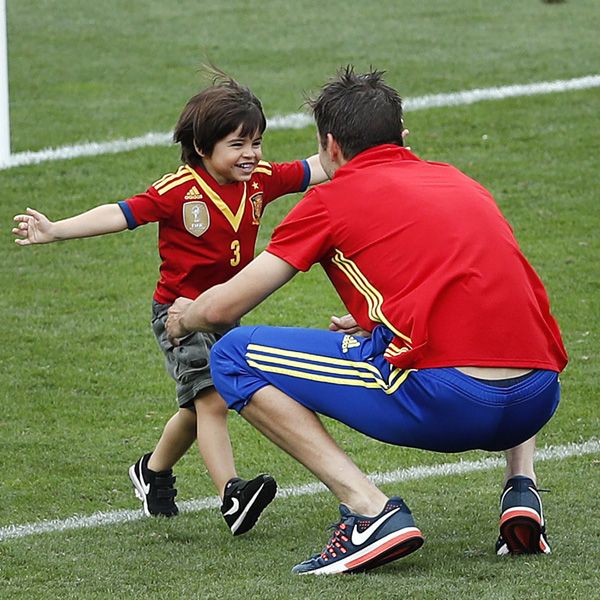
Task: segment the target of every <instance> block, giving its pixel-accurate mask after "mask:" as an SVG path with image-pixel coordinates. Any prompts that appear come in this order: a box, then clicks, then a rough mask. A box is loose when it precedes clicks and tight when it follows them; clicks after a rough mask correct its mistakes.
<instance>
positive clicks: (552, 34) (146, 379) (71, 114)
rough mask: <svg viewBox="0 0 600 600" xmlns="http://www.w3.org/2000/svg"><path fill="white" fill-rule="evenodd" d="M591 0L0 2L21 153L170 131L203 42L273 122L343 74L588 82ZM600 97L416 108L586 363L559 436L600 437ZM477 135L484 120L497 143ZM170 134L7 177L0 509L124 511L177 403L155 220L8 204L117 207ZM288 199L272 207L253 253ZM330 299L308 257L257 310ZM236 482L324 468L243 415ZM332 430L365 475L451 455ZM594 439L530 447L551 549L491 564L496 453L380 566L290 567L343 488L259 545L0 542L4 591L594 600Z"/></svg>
mask: <svg viewBox="0 0 600 600" xmlns="http://www.w3.org/2000/svg"><path fill="white" fill-rule="evenodd" d="M596 8H597V7H596V3H595V2H594V1H593V0H580V1H578V2H574V1H572V2H566V3H563V4H557V5H552V4H550V5H548V4H544V3H542V2H540V1H538V0H535V1H534V0H529V1H525V2H519V3H515V2H510V1H509V0H503V1H499V2H491V1H489V0H485V1H484V0H481V1H467V0H458V1H457V2H453V3H442V2H433V1H429V0H428V1H421V2H418V3H417V2H414V3H408V2H397V1H396V0H387V1H384V0H377V1H376V2H371V3H363V2H360V3H359V2H351V3H348V2H345V3H342V2H341V1H337V0H334V1H332V2H329V3H326V5H324V3H314V2H308V1H300V2H295V3H285V2H276V1H275V0H267V1H266V2H262V3H255V2H246V3H243V2H238V1H235V2H228V3H222V4H218V3H207V2H191V1H187V0H184V1H181V2H178V3H157V2H149V1H140V2H134V3H121V2H116V1H114V0H112V1H110V2H103V3H92V2H89V1H88V0H85V1H79V2H74V1H72V0H65V1H64V2H60V3H58V2H56V1H44V2H42V1H39V0H38V1H33V0H20V1H19V2H17V1H14V0H8V16H9V44H10V47H9V48H10V62H11V65H10V66H11V69H10V78H11V79H10V84H11V118H12V144H13V151H23V150H28V149H31V150H35V149H39V148H43V147H46V146H59V145H62V144H73V143H77V142H81V141H85V140H109V139H113V138H115V137H127V136H133V135H141V134H143V133H146V132H147V131H167V130H168V129H169V128H171V127H172V125H173V123H174V122H175V120H176V118H177V115H178V113H179V111H180V109H181V107H182V105H183V103H184V101H185V100H186V99H187V97H188V96H189V95H191V94H192V93H193V92H194V91H195V89H196V88H197V87H198V86H199V85H200V77H199V75H198V73H197V67H198V65H199V64H200V63H201V62H202V60H204V59H205V58H206V55H208V56H209V57H210V58H211V59H212V60H213V61H214V62H216V63H217V64H218V65H220V66H221V67H223V68H225V69H226V70H228V71H230V72H231V73H232V74H233V75H234V76H236V77H238V78H239V79H241V80H242V81H244V82H246V83H248V84H249V85H251V87H252V88H253V89H254V90H255V91H256V92H257V93H258V94H259V96H260V97H261V98H262V99H263V102H264V105H265V109H266V112H267V114H268V115H269V116H272V115H275V114H286V113H291V112H296V111H297V110H298V109H299V107H300V105H301V103H302V95H303V92H304V91H314V90H316V89H317V88H318V86H319V85H320V84H321V83H322V82H323V81H324V80H325V79H326V78H327V77H329V76H330V75H331V74H332V73H333V72H334V70H335V68H336V67H337V66H339V65H341V64H344V63H347V62H355V63H356V64H357V65H358V66H359V67H360V68H365V67H367V66H368V65H369V64H373V65H375V66H377V67H379V68H384V69H387V70H388V73H389V80H390V82H391V83H392V84H394V85H396V86H397V87H398V88H399V89H400V91H401V93H402V94H404V95H406V96H409V97H411V96H418V95H420V94H424V93H437V92H448V91H455V90H461V89H469V88H475V87H486V86H492V85H505V84H511V83H528V82H532V81H543V80H553V79H559V78H560V79H568V78H571V77H579V76H583V75H588V74H595V72H596V71H597V65H598V64H600V47H599V46H598V44H597V43H596V39H597V31H596V30H597V28H596V27H595V26H594V19H595V15H596ZM599 100H600V92H599V91H598V90H597V89H593V90H587V91H579V92H568V93H562V94H551V95H547V96H534V97H529V98H515V99H510V100H504V101H497V102H492V101H490V102H482V103H479V104H475V105H471V106H464V107H456V108H440V109H432V110H427V111H419V112H414V113H409V114H407V117H406V121H407V125H408V127H409V129H410V130H411V132H412V133H411V137H410V143H411V146H412V148H413V149H414V151H415V152H416V153H417V154H419V155H420V156H421V157H423V158H426V159H430V160H441V161H449V162H452V163H454V164H456V165H457V166H458V167H459V168H461V169H463V170H464V171H465V172H467V173H468V174H469V175H471V176H473V177H475V178H476V179H478V180H479V181H480V182H481V183H483V184H484V185H485V186H486V187H488V188H489V189H490V190H492V192H493V193H494V195H495V197H496V199H497V201H498V203H499V205H500V206H501V208H502V210H503V211H504V213H505V214H506V216H507V218H508V219H509V220H510V222H511V224H512V225H513V227H514V229H515V232H516V235H517V237H518V239H519V241H520V243H521V245H522V247H523V249H524V250H525V252H526V254H527V256H528V257H529V258H530V260H531V262H532V263H533V265H534V266H535V268H536V269H537V270H538V272H539V273H540V275H541V276H542V278H543V279H544V281H545V283H546V286H547V288H548V291H549V294H550V297H551V300H552V306H553V310H554V313H555V315H556V316H557V318H558V320H559V322H560V324H561V327H562V330H563V334H564V338H565V342H566V344H567V348H568V351H569V354H570V358H571V362H570V364H569V365H568V367H567V369H566V371H565V373H564V374H563V375H562V382H563V401H562V403H561V406H560V407H559V410H558V412H557V414H556V416H555V418H554V419H553V420H552V421H551V422H550V424H549V425H548V426H547V427H546V428H545V429H544V430H543V432H542V434H541V435H540V444H541V445H546V444H552V445H561V444H566V443H569V442H580V441H585V440H588V439H591V438H597V437H598V431H600V419H599V417H598V410H597V403H598V389H599V388H600V363H599V360H598V347H599V346H600V343H599V339H598V331H599V330H600V328H599V316H600V300H599V299H600V283H599V282H600V277H599V270H598V265H599V264H600V260H599V259H600V238H599V236H598V234H597V231H598V226H599V225H600V208H599V205H598V201H597V198H596V196H597V189H598V187H599V184H600V181H599V180H600V176H599V175H598V169H597V142H596V138H597V136H596V134H595V130H594V120H595V118H596V112H597V106H598V101H599ZM484 136H486V138H485V139H484ZM314 138H315V135H314V131H313V129H312V128H310V127H309V128H306V129H304V130H300V131H271V132H269V131H268V132H267V134H266V139H265V155H266V157H267V158H268V159H271V160H287V159H292V158H297V157H300V156H306V155H308V154H311V153H313V152H314V151H315V148H316V146H315V139H314ZM177 161H178V152H177V149H176V148H174V147H170V148H169V147H164V148H148V149H140V150H137V151H134V152H128V153H123V154H118V155H112V156H98V157H91V158H80V159H75V160H71V161H58V162H54V163H43V164H40V165H37V166H29V167H20V168H14V169H10V170H5V171H0V198H1V199H2V201H1V203H0V223H1V224H2V231H1V232H0V244H1V247H2V253H1V256H2V261H1V262H0V286H1V289H2V304H1V305H0V311H1V312H0V336H1V339H2V340H3V344H2V346H0V373H1V375H0V383H1V386H0V472H1V473H2V476H1V477H0V498H1V501H0V527H7V526H10V525H19V524H24V523H35V522H38V521H41V520H47V519H55V518H57V519H64V518H68V517H70V516H72V515H90V514H93V513H94V512H97V511H111V510H118V509H125V508H128V509H134V508H137V507H138V503H137V501H136V500H135V499H134V498H133V494H132V492H131V489H130V485H129V482H128V479H127V477H126V468H127V466H128V465H129V464H130V463H131V462H132V461H133V460H135V459H136V458H137V457H138V456H139V455H140V454H141V453H142V452H145V451H147V450H149V449H151V448H152V447H153V446H154V444H155V443H156V440H157V439H158V436H159V435H160V432H161V430H162V427H163V425H164V424H165V422H166V420H167V419H168V417H169V416H170V415H171V414H172V412H173V411H174V410H175V403H174V400H173V397H174V389H173V386H172V384H171V382H170V380H169V379H168V376H167V375H166V373H165V372H164V370H163V366H162V359H161V356H160V354H159V352H158V351H157V349H156V347H155V342H154V339H153V337H152V334H151V331H150V327H149V316H150V315H149V312H150V298H151V294H152V290H153V287H154V284H155V280H156V276H157V272H158V258H157V252H156V229H155V228H154V227H153V226H147V227H145V228H142V229H140V230H138V231H136V232H134V233H122V234H118V235H114V236H107V237H105V238H96V239H89V240H81V241H73V242H67V243H61V244H55V245H50V246H40V247H36V248H18V247H16V246H15V245H14V244H13V242H12V239H11V238H12V235H11V234H10V232H9V230H10V227H11V220H12V216H13V215H14V214H16V213H17V212H20V211H22V210H23V209H24V208H25V207H26V206H28V205H30V206H33V207H35V208H38V209H39V210H42V211H44V212H47V213H48V215H49V216H50V217H51V218H60V217H64V216H68V215H71V214H73V213H75V212H79V211H81V210H84V209H85V208H88V207H91V206H94V205H97V204H101V203H104V202H109V201H115V200H119V199H121V198H123V197H126V196H128V195H130V194H133V193H135V192H137V191H141V190H143V189H145V188H146V187H147V185H148V184H149V183H150V182H152V181H154V180H155V179H157V178H158V177H159V176H160V175H162V174H163V173H164V172H166V171H168V170H171V169H172V168H173V167H174V166H175V165H176V164H177ZM297 199H298V197H297V196H296V197H292V198H285V199H282V200H280V201H278V202H277V203H276V204H275V205H273V206H272V207H271V208H270V209H269V210H268V213H267V217H266V219H265V222H264V227H263V229H262V231H261V236H260V246H261V247H263V246H264V245H265V244H266V242H267V240H268V238H269V234H270V231H271V229H272V227H273V226H275V225H276V224H277V222H278V221H279V220H280V219H281V218H282V216H283V215H284V214H285V212H286V211H287V210H288V209H289V208H290V206H292V204H293V203H294V202H295V201H296V200H297ZM341 310H342V309H341V307H340V304H339V300H338V299H337V297H336V296H335V295H334V293H333V291H332V289H331V286H330V285H329V283H328V282H327V281H326V280H325V278H324V277H323V275H322V273H321V272H320V270H319V269H318V268H315V269H313V270H311V271H310V272H309V273H308V274H306V275H299V276H298V277H296V278H295V280H294V281H293V282H292V284H291V285H290V286H287V287H286V288H285V289H284V290H281V291H280V292H278V293H277V294H275V295H274V296H273V297H272V298H270V299H269V300H268V301H267V302H266V303H265V304H264V305H262V306H260V307H259V308H257V309H256V310H255V311H254V312H253V313H252V314H251V315H249V316H248V318H247V319H246V321H245V322H246V323H258V322H264V323H270V324H276V325H285V324H294V325H300V326H309V327H323V326H325V325H326V324H327V322H328V318H329V316H330V315H331V314H332V313H339V312H340V311H341ZM230 423H231V435H232V439H233V443H234V448H235V452H236V457H237V460H238V466H239V470H240V473H241V474H242V475H250V474H252V473H255V472H258V471H263V470H269V471H270V472H272V473H273V474H274V475H275V476H276V478H277V480H278V482H279V483H280V485H281V486H282V487H286V486H291V485H299V484H303V483H309V482H312V481H314V479H313V478H312V476H311V475H309V474H308V473H306V472H305V471H304V470H303V469H302V468H301V467H300V466H298V465H297V464H296V463H295V462H294V461H292V460H291V459H290V458H289V457H287V456H286V455H284V454H283V453H281V452H280V451H278V450H277V449H275V448H274V447H273V446H272V445H271V444H270V443H269V442H268V441H267V440H265V439H264V438H262V437H260V436H259V434H258V433H257V432H255V431H254V430H253V429H252V428H251V427H250V426H248V425H247V424H246V423H245V422H244V421H243V420H242V419H241V418H239V417H237V416H236V415H232V417H231V419H230ZM327 425H328V427H329V428H330V430H331V431H332V432H333V434H334V435H335V437H336V439H339V440H340V442H341V444H342V445H343V447H344V448H346V449H347V450H348V452H350V453H351V455H352V456H353V457H354V458H355V460H356V461H357V462H358V464H359V465H360V466H361V467H362V468H364V469H365V470H366V471H368V472H372V471H388V470H394V469H397V468H403V467H409V466H417V465H428V464H437V463H440V462H446V461H456V460H460V459H461V458H465V459H475V460H477V459H479V458H481V457H483V456H486V455H485V454H484V453H478V452H472V453H468V454H465V455H452V456H445V455H439V454H434V453H429V452H422V451H416V450H409V449H403V448H395V447H392V446H388V445H385V444H381V443H379V442H375V441H373V440H369V439H367V438H365V437H364V436H361V435H359V434H356V433H354V432H352V431H350V430H349V429H347V428H345V427H344V426H342V425H339V424H336V423H332V422H329V421H328V422H327ZM598 465H599V462H598V457H597V456H587V457H581V458H571V459H568V460H563V461H548V462H544V463H540V464H539V468H538V471H539V475H540V480H541V483H542V485H543V486H546V487H550V488H551V489H552V493H551V494H547V495H546V496H545V497H544V499H545V503H546V504H545V506H546V512H547V517H548V520H549V527H550V535H551V540H552V542H553V544H554V547H555V554H554V555H552V556H551V557H543V558H540V557H533V558H526V559H523V560H497V559H496V557H495V556H494V555H493V553H492V545H493V542H494V539H495V536H496V526H497V514H496V513H497V502H498V492H499V485H500V479H501V473H500V470H493V471H489V472H481V473H472V474H469V475H464V476H454V477H435V478H430V479H425V480H422V481H412V482H407V483H404V484H402V486H386V488H385V489H386V491H388V492H389V493H401V494H402V495H404V496H405V497H406V498H407V500H408V502H409V504H410V505H411V507H412V508H413V510H414V512H415V514H416V516H417V520H418V523H419V526H420V527H421V528H422V530H423V532H424V534H425V536H426V538H427V543H426V545H425V547H424V548H423V550H422V551H421V552H419V553H417V554H415V555H414V556H413V557H411V558H408V559H406V560H405V561H399V562H397V563H395V564H392V565H389V566H387V567H385V568H382V569H380V570H378V571H375V572H373V573H372V574H369V575H361V576H355V577H342V578H316V579H315V578H298V577H292V576H291V575H290V574H289V569H290V567H291V566H292V565H293V564H294V563H295V562H297V561H298V560H301V559H303V558H306V557H307V556H308V555H309V554H310V553H311V552H314V551H316V550H319V549H320V547H321V546H322V544H323V543H324V542H325V541H326V535H327V534H326V533H325V531H324V529H325V527H326V526H327V524H328V523H330V522H333V521H334V520H335V516H336V503H335V500H334V499H333V498H332V497H331V495H329V494H318V495H315V496H305V497H300V498H294V499H279V500H277V501H276V502H275V503H274V505H273V507H272V509H271V510H269V512H268V513H267V514H266V515H265V516H264V518H263V519H262V520H261V523H260V526H259V527H257V528H256V530H255V531H253V532H252V533H250V534H248V535H247V536H245V537H242V538H239V539H237V538H236V539H234V538H232V537H231V536H230V535H229V534H228V533H227V531H226V529H225V525H224V523H223V522H222V520H221V518H220V516H219V514H218V511H216V510H206V511H201V512H197V513H185V514H182V515H181V516H180V517H178V518H177V519H174V520H170V521H156V520H152V521H138V522H133V523H129V524H124V525H120V526H107V527H99V528H95V529H84V530H74V531H69V532H63V533H53V534H43V535H32V536H28V537H25V538H21V539H12V540H6V541H4V542H0V598H4V597H6V598H25V597H26V598H50V597H60V598H86V599H87V598H107V597H111V598H134V597H139V596H145V597H149V598H197V597H198V598H200V597H202V598H234V597H237V596H238V594H239V593H245V594H246V595H248V596H249V597H254V596H257V595H259V594H260V595H261V596H263V597H265V598H282V599H284V598H322V597H327V596H334V595H335V596H337V597H341V598H346V597H347V598H382V597H392V598H395V597H399V598H400V597H402V598H404V597H408V598H436V599H437V598H454V597H456V596H461V597H464V598H485V599H487V598H491V599H505V598H507V599H508V598H523V597H533V598H553V597H560V598H581V597H594V595H595V594H597V587H598V576H597V573H596V571H597V565H598V564H599V562H600V544H599V541H600V540H599V539H598V535H599V533H598V532H599V528H598V526H597V522H598V517H597V496H598V489H597V481H598ZM176 473H177V476H178V489H179V498H181V500H187V499H193V498H202V497H206V496H212V495H213V494H214V493H215V492H214V490H213V489H212V486H211V483H210V480H209V478H208V476H207V474H206V470H205V468H204V466H203V465H202V464H201V462H200V459H199V457H198V455H197V453H196V452H190V453H188V455H186V456H185V457H184V459H182V461H181V462H180V464H178V465H177V469H176Z"/></svg>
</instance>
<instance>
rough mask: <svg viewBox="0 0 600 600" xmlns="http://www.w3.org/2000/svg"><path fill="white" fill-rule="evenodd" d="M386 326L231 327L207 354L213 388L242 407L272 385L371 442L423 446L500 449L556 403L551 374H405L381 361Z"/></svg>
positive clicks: (519, 438) (526, 433)
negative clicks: (498, 381)
mask: <svg viewBox="0 0 600 600" xmlns="http://www.w3.org/2000/svg"><path fill="white" fill-rule="evenodd" d="M391 335H392V334H391V333H390V331H389V330H388V329H387V328H385V327H383V326H379V327H376V328H375V330H374V331H373V335H372V337H371V338H370V339H365V338H361V337H358V336H356V337H355V336H349V335H344V334H342V333H336V332H331V331H326V330H317V329H298V328H288V327H265V326H259V327H238V328H236V329H234V330H232V331H230V332H229V333H227V334H226V335H225V336H224V337H223V338H221V340H219V341H218V342H217V343H216V344H215V345H214V346H213V348H212V351H211V360H210V365H211V371H212V376H213V381H214V384H215V387H216V388H217V390H218V391H219V393H220V394H221V395H222V396H223V398H225V401H226V403H227V405H228V406H229V408H231V409H233V410H236V411H238V412H240V411H241V410H242V409H243V408H244V406H246V404H247V403H248V402H250V400H251V398H252V396H253V395H254V394H255V393H256V392H257V391H258V390H260V389H261V388H263V387H265V386H267V385H272V386H274V387H276V388H278V389H279V390H281V391H282V392H284V393H285V394H287V395H288V396H290V397H291V398H293V399H294V400H296V401H297V402H299V403H300V404H303V405H304V406H306V407H307V408H309V409H310V410H312V411H315V412H317V413H320V414H322V415H326V416H328V417H331V418H333V419H336V420H337V421H341V422H342V423H345V424H346V425H348V426H350V427H352V428H353V429H356V430H357V431H360V432H362V433H364V434H366V435H368V436H370V437H372V438H375V439H377V440H381V441H383V442H388V443H390V444H396V445H399V446H410V447H414V448H422V449H424V450H434V451H440V452H462V451H465V450H474V449H482V450H492V451H497V450H506V449H508V448H512V447H514V446H516V445H518V444H520V443H522V442H524V441H525V440H527V439H529V438H530V437H532V436H533V435H535V434H536V433H537V432H538V431H539V430H540V429H541V428H542V427H543V425H544V424H545V423H546V422H547V421H548V420H549V419H550V417H551V416H552V415H553V413H554V411H555V410H556V407H557V406H558V402H559V399H560V384H559V381H558V373H555V372H553V371H542V370H537V371H533V372H532V373H531V374H530V375H528V376H526V377H524V378H519V379H518V380H517V383H515V384H514V385H509V386H507V387H500V386H498V385H494V384H490V383H486V382H484V381H482V380H479V379H475V378H473V377H469V376H467V375H465V374H463V373H461V372H460V371H458V370H456V369H454V368H452V367H448V368H438V369H421V370H408V371H403V370H401V369H398V368H396V367H393V366H392V365H391V364H390V363H388V362H387V361H386V360H385V359H384V358H383V352H384V350H385V348H386V347H387V345H388V343H389V341H390V339H391Z"/></svg>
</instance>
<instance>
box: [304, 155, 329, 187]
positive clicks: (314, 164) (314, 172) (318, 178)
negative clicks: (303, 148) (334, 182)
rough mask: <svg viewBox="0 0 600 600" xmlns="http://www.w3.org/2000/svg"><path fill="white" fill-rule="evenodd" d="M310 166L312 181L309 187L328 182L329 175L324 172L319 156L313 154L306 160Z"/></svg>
mask: <svg viewBox="0 0 600 600" xmlns="http://www.w3.org/2000/svg"><path fill="white" fill-rule="evenodd" d="M306 162H307V163H308V166H309V167H310V181H309V182H308V185H316V184H317V183H323V182H324V181H327V180H328V179H329V177H327V173H325V171H324V170H323V167H322V166H321V161H320V160H319V155H318V154H313V155H312V156H309V157H308V158H307V159H306Z"/></svg>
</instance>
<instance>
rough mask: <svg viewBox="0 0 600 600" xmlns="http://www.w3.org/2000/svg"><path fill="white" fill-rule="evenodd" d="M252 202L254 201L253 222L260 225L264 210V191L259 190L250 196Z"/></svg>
mask: <svg viewBox="0 0 600 600" xmlns="http://www.w3.org/2000/svg"><path fill="white" fill-rule="evenodd" d="M250 202H251V203H252V224H253V225H260V217H261V216H262V211H263V193H262V192H257V193H256V194H252V196H250Z"/></svg>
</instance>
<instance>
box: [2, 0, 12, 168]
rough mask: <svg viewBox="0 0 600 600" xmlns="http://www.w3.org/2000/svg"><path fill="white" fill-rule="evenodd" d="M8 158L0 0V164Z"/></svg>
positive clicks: (5, 57) (5, 51) (5, 66)
mask: <svg viewBox="0 0 600 600" xmlns="http://www.w3.org/2000/svg"><path fill="white" fill-rule="evenodd" d="M9 158H10V118H9V110H8V44H7V43H6V0H0V164H2V163H7V162H8V159H9Z"/></svg>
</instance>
